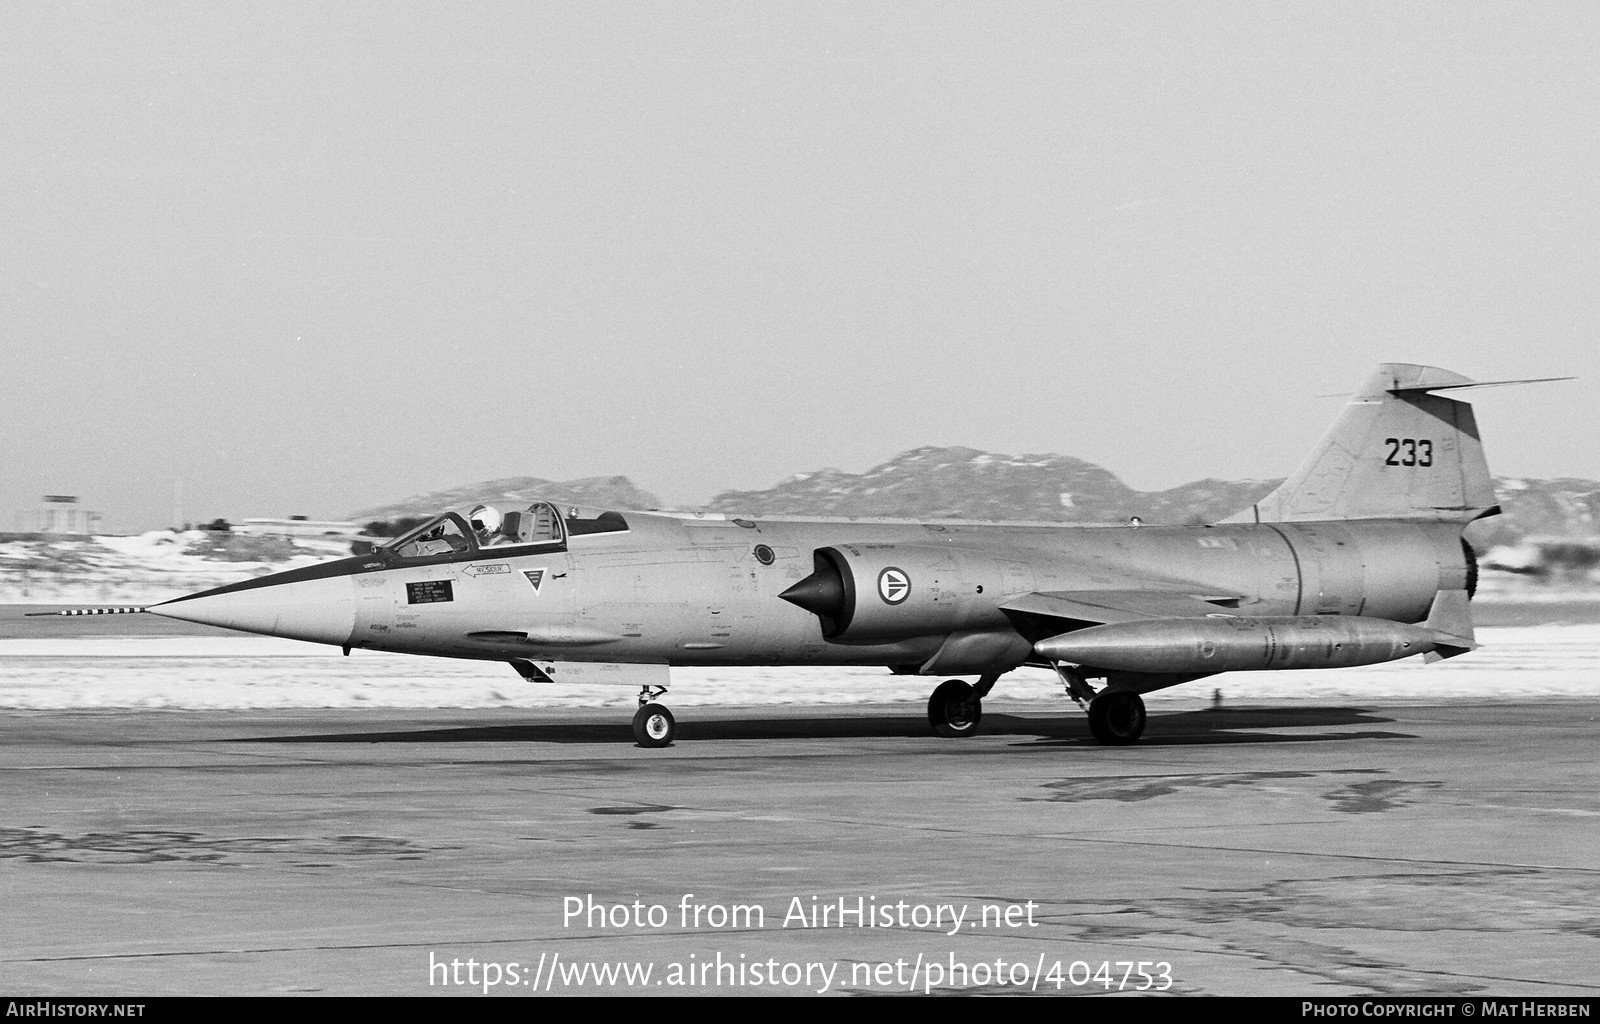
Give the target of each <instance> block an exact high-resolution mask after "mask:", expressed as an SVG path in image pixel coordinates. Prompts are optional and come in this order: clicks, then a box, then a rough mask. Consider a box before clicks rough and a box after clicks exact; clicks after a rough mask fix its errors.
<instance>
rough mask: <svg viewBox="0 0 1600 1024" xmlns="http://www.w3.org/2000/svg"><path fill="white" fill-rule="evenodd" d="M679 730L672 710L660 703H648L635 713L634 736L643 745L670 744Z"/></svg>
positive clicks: (660, 745) (662, 745) (658, 745)
mask: <svg viewBox="0 0 1600 1024" xmlns="http://www.w3.org/2000/svg"><path fill="white" fill-rule="evenodd" d="M677 731H678V723H677V722H675V721H673V718H672V712H670V711H668V710H667V709H666V708H664V707H662V706H661V705H660V704H646V705H645V706H644V707H642V708H640V709H639V710H638V711H635V712H634V713H633V738H634V739H636V740H638V741H639V746H641V747H665V746H669V745H670V744H671V743H672V737H673V734H674V733H676V732H677Z"/></svg>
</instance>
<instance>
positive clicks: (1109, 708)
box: [1089, 690, 1145, 746]
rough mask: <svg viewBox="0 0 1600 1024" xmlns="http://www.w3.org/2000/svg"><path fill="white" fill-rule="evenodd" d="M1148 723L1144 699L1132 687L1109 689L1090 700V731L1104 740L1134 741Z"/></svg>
mask: <svg viewBox="0 0 1600 1024" xmlns="http://www.w3.org/2000/svg"><path fill="white" fill-rule="evenodd" d="M1144 722H1145V713H1144V698H1142V697H1140V696H1139V695H1138V694H1137V693H1134V692H1133V691H1132V690H1109V691H1107V692H1105V693H1102V694H1101V695H1100V696H1098V697H1096V698H1095V699H1094V700H1092V701H1090V702H1089V731H1090V732H1091V733H1093V734H1094V738H1095V739H1097V740H1099V741H1100V742H1101V743H1107V744H1110V745H1112V746H1125V745H1127V744H1129V743H1133V742H1134V741H1136V740H1138V738H1139V737H1140V736H1142V735H1144Z"/></svg>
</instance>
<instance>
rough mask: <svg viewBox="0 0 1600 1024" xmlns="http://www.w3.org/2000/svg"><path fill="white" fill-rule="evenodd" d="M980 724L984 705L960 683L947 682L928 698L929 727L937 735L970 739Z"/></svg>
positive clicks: (969, 687)
mask: <svg viewBox="0 0 1600 1024" xmlns="http://www.w3.org/2000/svg"><path fill="white" fill-rule="evenodd" d="M982 720H983V701H982V700H981V699H979V698H978V696H977V695H976V694H974V693H973V692H972V687H971V686H969V685H967V683H965V682H963V681H962V680H960V679H946V680H945V681H944V682H942V683H940V684H939V686H938V688H936V689H935V690H934V691H933V696H931V697H929V698H928V724H929V725H931V726H933V731H934V733H935V734H936V735H939V736H947V737H955V736H971V735H972V734H973V733H975V732H977V731H978V723H979V722H980V721H982Z"/></svg>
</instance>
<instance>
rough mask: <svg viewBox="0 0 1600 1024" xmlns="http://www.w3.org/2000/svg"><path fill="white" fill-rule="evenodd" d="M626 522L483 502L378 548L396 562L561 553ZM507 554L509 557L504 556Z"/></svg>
mask: <svg viewBox="0 0 1600 1024" xmlns="http://www.w3.org/2000/svg"><path fill="white" fill-rule="evenodd" d="M627 529H628V521H627V520H626V519H624V518H623V517H622V514H621V513H619V512H609V511H605V510H603V509H596V508H585V507H582V506H578V505H572V506H568V507H567V508H566V509H565V510H562V509H559V508H557V507H556V506H555V505H554V504H552V503H551V502H548V501H536V502H534V503H532V504H531V505H528V506H527V507H526V508H512V509H503V508H502V507H501V506H499V505H495V504H490V503H488V502H472V503H469V504H465V505H457V506H456V507H454V508H452V509H450V510H449V511H447V512H445V513H443V514H442V515H438V516H435V517H434V518H432V519H430V520H428V521H427V522H426V523H423V524H422V525H421V526H419V527H417V528H416V529H414V530H412V531H411V532H410V533H406V534H403V535H402V536H400V537H398V538H397V539H395V540H392V541H390V542H389V543H387V544H385V545H383V547H382V548H381V549H380V550H382V551H384V552H387V553H390V554H392V555H394V556H396V557H398V558H400V559H403V560H406V561H410V560H413V559H418V558H437V557H439V556H444V555H461V554H467V555H475V554H477V553H479V552H481V551H484V550H486V549H488V548H512V547H516V548H522V547H533V548H535V549H536V550H540V551H561V550H565V548H566V546H567V539H568V538H569V537H581V536H587V535H590V534H597V533H620V532H623V531H626V530H627ZM508 553H509V552H508Z"/></svg>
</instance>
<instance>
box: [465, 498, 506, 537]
mask: <svg viewBox="0 0 1600 1024" xmlns="http://www.w3.org/2000/svg"><path fill="white" fill-rule="evenodd" d="M501 518H502V517H501V515H500V510H499V509H497V508H495V507H494V506H493V505H477V506H475V507H474V508H473V510H472V511H471V513H469V514H468V515H467V520H468V521H469V522H470V523H472V528H473V530H475V531H477V532H478V533H479V534H480V535H483V536H487V535H489V534H491V533H494V532H495V531H496V530H498V529H500V520H501Z"/></svg>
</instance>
